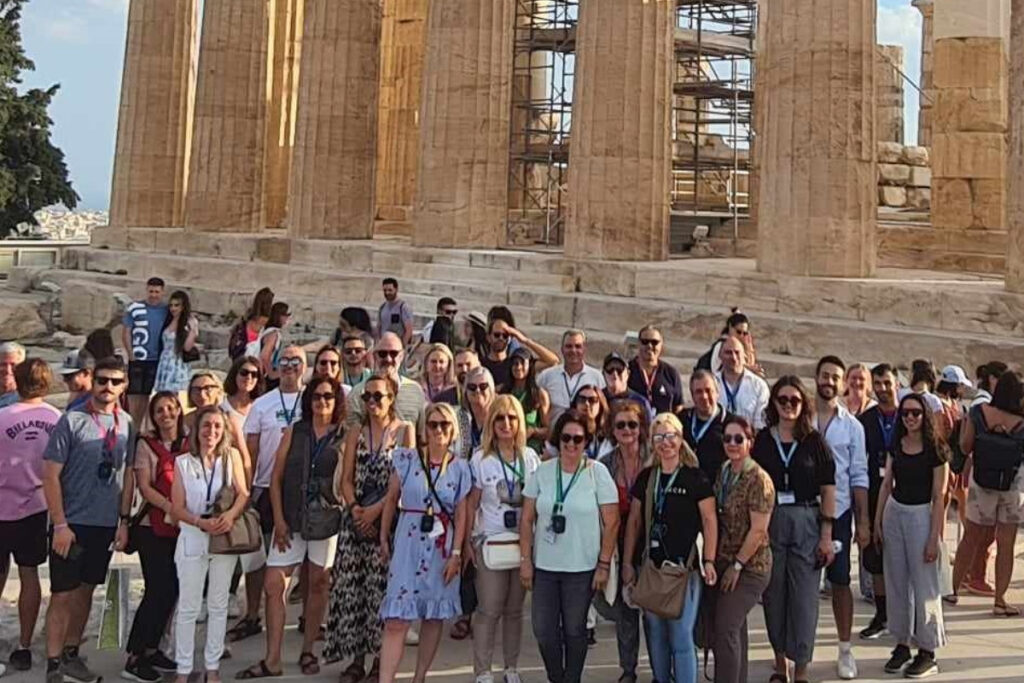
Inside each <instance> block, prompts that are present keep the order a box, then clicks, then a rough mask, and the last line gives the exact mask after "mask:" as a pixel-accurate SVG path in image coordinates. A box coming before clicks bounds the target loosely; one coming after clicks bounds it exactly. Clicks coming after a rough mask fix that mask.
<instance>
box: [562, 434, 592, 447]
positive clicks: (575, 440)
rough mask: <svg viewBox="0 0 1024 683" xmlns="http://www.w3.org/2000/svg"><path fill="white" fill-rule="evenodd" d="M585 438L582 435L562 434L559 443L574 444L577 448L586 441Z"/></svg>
mask: <svg viewBox="0 0 1024 683" xmlns="http://www.w3.org/2000/svg"><path fill="white" fill-rule="evenodd" d="M586 438H587V437H585V436H583V435H582V434H562V436H561V442H562V443H564V444H570V443H571V444H575V445H577V446H579V445H580V444H581V443H583V442H584V441H585V440H586Z"/></svg>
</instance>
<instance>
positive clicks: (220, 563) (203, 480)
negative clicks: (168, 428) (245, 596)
mask: <svg viewBox="0 0 1024 683" xmlns="http://www.w3.org/2000/svg"><path fill="white" fill-rule="evenodd" d="M195 423H196V428H195V430H194V431H193V432H192V433H191V434H190V435H189V452H188V453H187V454H185V455H179V456H178V457H177V459H176V460H175V463H174V468H175V469H174V484H173V485H172V487H171V513H172V517H173V518H174V519H175V520H176V521H177V522H178V526H179V528H180V532H179V534H178V542H177V547H176V548H175V551H174V562H175V565H176V567H177V573H178V595H179V601H178V615H177V617H176V620H175V627H174V633H175V638H174V640H175V660H177V663H178V675H177V677H176V678H175V683H187V681H188V678H189V675H190V674H191V673H192V665H193V661H194V659H195V656H194V649H195V628H196V620H197V618H198V616H199V609H200V607H201V605H202V602H203V586H204V585H206V586H207V590H206V599H207V606H208V616H207V622H206V651H205V654H204V658H205V660H206V680H207V681H213V682H219V681H220V671H219V669H220V660H221V657H222V655H223V654H224V636H225V634H226V631H227V619H228V593H229V589H230V584H231V573H232V572H233V571H234V568H235V563H236V562H237V561H238V558H237V556H235V555H212V554H210V552H209V546H210V537H211V536H216V535H219V534H224V533H227V532H228V531H229V530H230V529H231V527H232V525H233V524H234V522H235V520H236V519H238V516H239V515H240V514H242V510H243V509H244V508H245V506H246V505H247V504H248V502H249V486H248V484H247V483H246V478H245V470H244V469H243V468H242V458H241V456H240V455H239V454H238V451H237V450H235V449H234V448H233V447H232V445H231V436H230V433H229V431H228V427H227V426H228V419H227V417H225V415H224V413H223V411H221V409H220V408H218V407H216V406H210V407H207V408H201V409H200V410H199V411H198V414H197V415H196V421H195ZM223 486H231V487H233V488H234V492H235V502H234V505H232V507H231V509H230V510H227V511H226V512H223V513H221V514H219V515H214V512H213V511H214V507H213V505H214V502H215V501H216V500H217V497H218V496H219V494H220V490H221V488H222V487H223ZM207 582H208V583H207Z"/></svg>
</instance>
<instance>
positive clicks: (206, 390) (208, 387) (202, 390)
mask: <svg viewBox="0 0 1024 683" xmlns="http://www.w3.org/2000/svg"><path fill="white" fill-rule="evenodd" d="M217 389H220V387H218V386H217V385H216V384H203V385H202V386H195V387H192V391H195V392H196V393H199V394H212V393H213V392H215V391H217Z"/></svg>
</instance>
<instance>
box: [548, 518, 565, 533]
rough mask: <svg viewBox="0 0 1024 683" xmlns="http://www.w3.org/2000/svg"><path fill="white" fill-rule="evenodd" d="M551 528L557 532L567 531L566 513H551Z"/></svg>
mask: <svg viewBox="0 0 1024 683" xmlns="http://www.w3.org/2000/svg"><path fill="white" fill-rule="evenodd" d="M551 530H552V531H554V532H555V533H556V534H564V533H565V515H551Z"/></svg>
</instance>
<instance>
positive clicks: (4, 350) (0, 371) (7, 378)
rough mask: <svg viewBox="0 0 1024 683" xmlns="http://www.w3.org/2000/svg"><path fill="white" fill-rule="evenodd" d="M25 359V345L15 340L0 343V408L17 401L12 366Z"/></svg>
mask: <svg viewBox="0 0 1024 683" xmlns="http://www.w3.org/2000/svg"><path fill="white" fill-rule="evenodd" d="M24 360H25V347H24V346H22V345H21V344H19V343H17V342H4V343H3V344H0V408H3V407H6V406H9V405H12V404H14V403H17V402H18V386H17V383H16V382H15V380H14V368H16V367H17V366H18V364H19V363H21V362H22V361H24Z"/></svg>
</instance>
